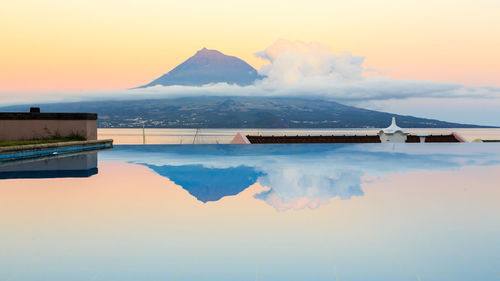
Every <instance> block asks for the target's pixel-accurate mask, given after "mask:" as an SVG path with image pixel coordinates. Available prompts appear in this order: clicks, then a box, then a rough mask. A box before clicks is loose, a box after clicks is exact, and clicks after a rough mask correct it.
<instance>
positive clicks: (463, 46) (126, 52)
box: [0, 0, 500, 125]
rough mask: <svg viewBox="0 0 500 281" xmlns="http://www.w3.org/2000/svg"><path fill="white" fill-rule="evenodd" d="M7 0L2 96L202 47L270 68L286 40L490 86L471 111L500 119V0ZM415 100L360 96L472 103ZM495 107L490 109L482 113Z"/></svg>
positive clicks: (119, 86) (399, 77)
mask: <svg viewBox="0 0 500 281" xmlns="http://www.w3.org/2000/svg"><path fill="white" fill-rule="evenodd" d="M0 1H1V2H0V34H1V37H2V40H1V45H0V49H1V52H0V102H2V103H6V102H8V101H12V100H23V99H24V100H29V99H33V98H37V99H44V98H47V100H49V97H50V96H51V95H52V94H54V93H58V94H59V95H60V96H65V95H67V96H72V95H73V94H75V93H78V94H80V95H84V94H85V93H90V92H96V91H97V92H99V91H117V90H123V89H128V88H131V87H135V86H138V85H143V84H146V83H147V82H150V81H152V80H153V79H154V78H157V77H159V76H160V75H162V74H164V73H166V72H168V71H169V70H171V69H172V68H174V67H175V66H177V65H178V64H179V63H181V62H183V61H184V60H185V59H187V58H188V57H190V56H192V55H193V54H194V53H195V52H196V51H197V50H199V49H201V48H203V47H207V48H209V49H217V50H219V51H221V52H223V53H225V54H228V55H233V56H237V57H239V58H241V59H243V60H245V61H246V62H248V63H249V64H250V65H252V66H253V67H255V68H256V69H258V70H260V71H266V65H269V64H273V61H270V60H269V57H265V56H263V55H262V51H265V50H268V49H269V48H272V47H273V46H276V44H277V42H278V43H279V42H283V41H280V40H285V42H287V41H288V42H301V43H304V44H309V43H311V42H317V43H318V44H319V46H322V47H321V48H323V47H325V48H326V47H327V48H328V52H329V53H331V54H335V55H336V56H342V54H343V52H348V54H350V55H352V56H353V57H358V56H359V57H362V58H363V61H362V65H361V66H360V67H362V76H366V77H371V76H377V77H380V78H384V79H390V80H391V81H399V82H401V81H418V83H424V84H425V83H434V84H439V83H443V84H442V85H441V84H439V87H442V86H444V85H448V86H449V85H455V86H456V85H460V87H459V88H461V89H468V90H467V92H471V91H472V92H474V93H477V92H484V87H488V88H487V91H488V94H487V97H486V98H485V96H484V95H481V96H480V97H479V99H474V100H473V102H471V103H470V104H479V105H477V106H475V107H474V108H472V109H470V110H469V111H467V112H466V113H467V114H466V115H467V116H469V117H467V118H468V119H467V120H471V119H470V116H472V117H474V116H475V117H474V118H475V119H473V120H472V121H474V122H479V123H482V124H492V125H495V124H496V125H500V120H494V119H495V115H494V112H495V111H496V109H497V108H498V107H497V106H500V102H498V98H495V99H494V100H493V102H490V101H491V99H492V95H493V94H494V93H496V96H499V94H498V92H500V91H498V88H499V87H500V52H498V50H500V17H498V13H499V12H500V2H499V1H495V0H477V1H457V0H455V1H451V0H437V1H392V0H381V1H369V0H353V1H317V0H316V1H315V0H311V1H281V0H277V1H261V0H257V1H225V0H214V1H159V0H141V1H139V0H128V1H116V0H111V1H97V0H87V1H82V0H73V1H62V0H47V1H34V0H19V1H6V0H0ZM278 45H279V44H278ZM256 54H257V55H256ZM259 54H260V55H259ZM263 66H264V69H262V67H263ZM425 85H428V84H425ZM370 87H371V86H370ZM370 87H368V88H367V89H368V90H369V89H370ZM408 87H410V86H408ZM455 88H457V87H455ZM471 89H473V90H471ZM376 91H377V89H375V92H376ZM406 92H407V91H406ZM415 96H416V97H417V98H427V99H428V98H429V96H428V95H426V94H424V95H423V97H420V96H418V93H415V94H414V95H413V96H412V98H413V97H415ZM407 98H410V97H407V96H406V97H405V98H404V99H401V98H399V99H396V100H394V97H393V96H392V95H388V97H387V98H383V99H366V100H363V101H361V100H359V99H358V100H357V101H356V102H352V101H351V103H352V104H353V105H363V106H365V107H368V108H373V109H378V110H381V109H387V110H393V111H398V110H400V111H403V112H408V113H411V114H419V113H421V112H422V113H421V114H420V115H423V116H426V117H434V118H438V117H439V118H445V119H447V120H449V121H466V120H462V119H463V118H462V117H461V116H462V115H461V113H463V112H464V110H466V109H467V108H464V105H466V104H467V102H463V101H461V102H457V101H458V99H459V98H463V97H456V96H452V97H447V99H448V100H446V102H450V103H451V104H454V105H456V106H454V107H453V108H454V110H451V113H449V114H448V113H446V112H445V114H443V112H442V110H438V109H436V110H422V108H425V109H427V107H426V106H425V104H424V105H422V102H423V101H421V100H419V101H417V102H415V103H413V102H405V100H406V99H407ZM440 98H443V97H440ZM441 101H443V100H441ZM413 104H415V105H413ZM430 104H436V101H435V100H433V101H432V102H431V103H430ZM437 104H440V102H437ZM488 106H489V107H492V108H491V110H489V111H487V112H484V110H481V108H483V109H484V108H488ZM440 108H441V109H442V106H441V107H440ZM396 113H400V112H396ZM461 118H462V119H461Z"/></svg>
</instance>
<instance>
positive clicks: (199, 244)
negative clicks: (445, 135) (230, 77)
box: [0, 143, 500, 280]
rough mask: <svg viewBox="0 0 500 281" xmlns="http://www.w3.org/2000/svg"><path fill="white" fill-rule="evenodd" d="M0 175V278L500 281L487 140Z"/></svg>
mask: <svg viewBox="0 0 500 281" xmlns="http://www.w3.org/2000/svg"><path fill="white" fill-rule="evenodd" d="M0 179H1V180H0V280H499V279H500V144H497V143H458V144H297V145H291V144H283V145H196V146H182V145H130V146H127V145H118V146H115V148H114V149H112V150H107V151H102V152H98V153H96V152H93V153H79V154H75V155H64V156H61V157H52V158H43V159H39V160H37V161H32V160H30V161H27V160H25V161H21V162H9V163H1V165H0Z"/></svg>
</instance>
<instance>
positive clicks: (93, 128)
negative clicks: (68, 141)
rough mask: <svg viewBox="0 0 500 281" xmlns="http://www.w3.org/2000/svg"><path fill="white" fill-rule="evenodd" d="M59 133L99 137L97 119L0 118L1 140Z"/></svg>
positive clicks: (48, 136) (92, 137) (34, 137)
mask: <svg viewBox="0 0 500 281" xmlns="http://www.w3.org/2000/svg"><path fill="white" fill-rule="evenodd" d="M56 133H59V134H60V135H61V136H67V135H70V134H72V133H74V134H79V135H82V136H85V137H86V138H87V140H96V139H97V120H38V119H37V120H31V119H26V120H0V140H3V141H13V140H29V139H41V138H50V137H52V136H54V134H56Z"/></svg>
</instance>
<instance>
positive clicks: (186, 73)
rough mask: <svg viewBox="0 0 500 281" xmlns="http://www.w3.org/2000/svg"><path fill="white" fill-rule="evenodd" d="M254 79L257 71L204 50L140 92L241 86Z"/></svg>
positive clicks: (217, 52)
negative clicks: (160, 87)
mask: <svg viewBox="0 0 500 281" xmlns="http://www.w3.org/2000/svg"><path fill="white" fill-rule="evenodd" d="M256 79H259V74H258V73H257V70H255V69H254V68H253V67H251V66H250V65H249V64H248V63H246V62H245V61H243V60H241V59H239V58H237V57H233V56H227V55H224V54H223V53H221V52H219V51H217V50H208V49H206V48H203V49H201V50H199V51H198V52H196V54H195V55H194V56H192V57H190V58H189V59H187V60H186V61H184V62H183V63H181V64H180V65H178V66H177V67H175V68H174V69H172V70H171V71H170V72H168V73H166V74H164V75H162V76H161V77H160V78H158V79H156V80H154V81H153V82H151V83H149V84H147V85H144V86H141V87H139V88H145V87H150V86H155V85H163V86H171V85H185V86H201V85H205V84H209V83H220V82H225V83H228V84H238V85H241V86H244V85H250V84H252V83H253V82H254V81H255V80H256Z"/></svg>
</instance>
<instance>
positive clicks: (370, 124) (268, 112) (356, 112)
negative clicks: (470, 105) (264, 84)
mask: <svg viewBox="0 0 500 281" xmlns="http://www.w3.org/2000/svg"><path fill="white" fill-rule="evenodd" d="M32 106H34V105H32ZM39 106H40V107H41V110H42V112H95V113H98V114H99V121H98V122H99V126H100V127H106V128H109V127H115V128H127V127H141V126H142V122H145V126H146V127H151V128H385V127H387V126H388V125H389V124H390V123H391V118H392V117H393V116H395V117H396V118H397V122H398V125H400V126H401V127H403V128H473V127H481V126H475V125H469V124H457V123H451V122H443V121H439V120H432V119H425V118H417V117H413V116H402V115H397V114H390V113H385V112H379V111H373V110H367V109H362V108H357V107H352V106H346V105H343V104H340V103H337V102H333V101H325V100H310V99H300V98H262V97H258V98H257V97H189V98H177V99H155V100H135V101H132V100H122V101H93V102H78V103H59V104H41V105H39ZM28 110H29V106H28V105H25V106H10V107H4V108H1V109H0V111H28Z"/></svg>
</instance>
